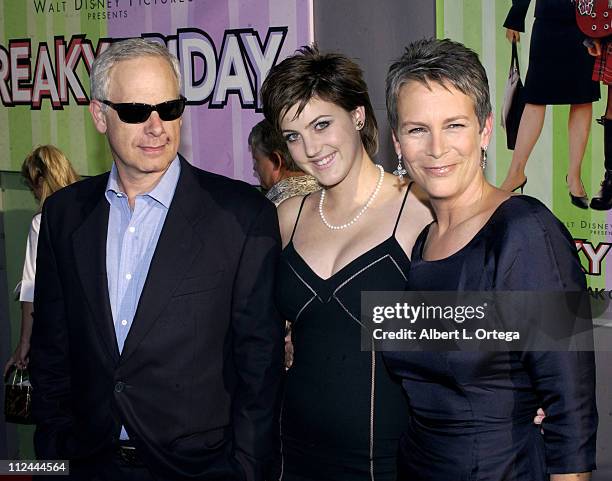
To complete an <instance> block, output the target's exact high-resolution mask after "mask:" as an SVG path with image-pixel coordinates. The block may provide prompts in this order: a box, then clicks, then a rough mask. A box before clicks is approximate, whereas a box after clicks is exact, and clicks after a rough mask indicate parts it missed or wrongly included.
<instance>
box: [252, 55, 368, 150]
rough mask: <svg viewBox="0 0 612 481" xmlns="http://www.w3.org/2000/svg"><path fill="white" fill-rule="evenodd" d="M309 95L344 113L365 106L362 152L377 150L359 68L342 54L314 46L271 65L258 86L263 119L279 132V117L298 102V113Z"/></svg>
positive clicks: (365, 87)
mask: <svg viewBox="0 0 612 481" xmlns="http://www.w3.org/2000/svg"><path fill="white" fill-rule="evenodd" d="M313 97H316V98H319V99H321V100H324V101H326V102H332V103H334V104H336V105H338V106H339V107H342V108H343V109H344V110H346V111H347V112H352V111H353V110H355V109H356V108H357V107H360V106H362V107H363V108H364V109H365V125H364V126H363V128H362V129H361V130H360V131H359V133H360V135H361V141H362V142H363V146H364V147H365V149H366V152H367V153H368V154H369V155H370V157H373V156H374V155H375V154H376V151H377V150H378V127H377V124H376V117H375V116H374V109H373V108H372V104H371V103H370V96H369V95H368V87H367V85H366V83H365V81H364V80H363V72H362V70H361V68H360V67H359V66H358V65H357V64H356V63H355V62H353V61H352V60H351V59H349V58H348V57H346V56H345V55H342V54H339V53H326V54H323V53H321V52H319V49H318V48H317V46H316V45H312V46H305V47H302V48H300V49H299V50H298V51H297V53H296V54H294V55H292V56H291V57H287V58H286V59H285V60H283V61H282V62H281V63H279V64H278V65H275V66H274V67H273V68H272V69H271V70H270V73H269V74H268V77H267V78H266V80H265V82H264V83H263V85H262V87H261V98H262V101H263V111H264V115H265V116H266V119H268V121H269V122H270V123H272V125H274V126H275V127H276V129H278V130H279V131H280V130H281V129H280V122H281V119H282V118H283V116H284V115H285V114H286V113H287V111H288V110H289V109H291V107H293V106H294V105H298V110H297V113H296V115H299V114H300V113H301V112H302V110H303V109H304V107H305V106H306V104H307V103H308V102H309V101H310V99H312V98H313Z"/></svg>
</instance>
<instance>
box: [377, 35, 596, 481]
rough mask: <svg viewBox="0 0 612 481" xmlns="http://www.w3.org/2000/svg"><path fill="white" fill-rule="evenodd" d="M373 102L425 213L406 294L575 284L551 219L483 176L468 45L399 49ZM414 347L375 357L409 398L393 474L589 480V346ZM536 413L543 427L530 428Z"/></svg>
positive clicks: (482, 121)
mask: <svg viewBox="0 0 612 481" xmlns="http://www.w3.org/2000/svg"><path fill="white" fill-rule="evenodd" d="M386 96H387V113H388V117H389V123H390V125H391V128H392V132H393V138H394V144H395V149H396V152H397V153H398V154H400V153H401V155H402V156H403V157H404V159H405V161H406V167H407V170H408V171H409V174H410V177H411V178H412V179H413V180H414V181H415V183H416V184H418V185H419V186H420V187H421V188H422V189H423V190H424V191H425V192H426V193H427V194H428V195H429V198H430V202H431V205H432V208H433V210H434V213H435V218H436V221H435V222H432V223H431V224H430V225H429V226H427V227H426V228H425V229H424V230H423V231H422V232H421V234H420V235H419V236H418V238H417V241H416V242H415V245H414V248H413V250H412V266H411V269H410V271H409V273H408V280H407V283H406V286H407V289H408V290H410V291H417V292H421V291H452V292H455V293H456V292H460V291H549V292H564V291H574V292H585V291H586V280H585V275H584V272H583V270H582V268H581V265H580V260H579V259H578V254H577V252H576V247H575V244H574V240H573V239H572V237H571V236H570V234H569V232H568V231H567V229H566V228H565V227H564V226H563V224H562V223H561V222H560V221H559V220H558V219H557V218H556V217H555V216H554V215H553V214H552V213H551V212H550V211H549V210H548V209H547V208H546V206H544V205H543V204H542V203H541V202H540V201H538V200H537V199H534V198H532V197H528V196H523V195H511V194H510V193H508V192H506V191H503V190H501V189H498V188H496V187H495V186H493V185H491V184H490V183H489V182H488V181H487V180H486V178H485V175H484V172H483V171H484V167H485V166H486V152H487V147H488V146H489V142H490V141H491V136H492V134H493V115H492V112H491V103H490V97H489V85H488V80H487V74H486V72H485V69H484V67H483V66H482V64H481V63H480V60H479V59H478V56H477V55H476V54H475V53H474V52H473V51H472V50H470V49H468V48H467V47H465V46H464V45H462V44H460V43H457V42H453V41H451V40H448V39H445V40H438V39H430V40H420V41H417V42H414V43H412V44H410V45H409V46H408V47H407V48H406V51H405V53H404V54H403V55H402V57H401V58H400V59H398V60H397V61H396V62H395V63H393V64H392V65H391V67H390V69H389V72H388V74H387V81H386ZM526 315H527V316H528V315H529V314H528V313H527V314H526ZM523 334H525V335H527V334H528V332H525V331H523ZM427 347H428V346H423V347H422V350H421V351H419V352H417V351H414V352H385V353H384V358H385V361H386V362H387V365H388V366H389V367H390V368H391V370H392V371H393V372H394V373H395V374H396V375H397V376H399V377H400V378H401V380H402V383H403V386H404V390H405V393H406V396H407V398H408V403H409V405H410V414H411V416H410V424H409V427H408V429H407V431H406V432H405V433H404V434H403V435H402V440H401V442H400V455H399V465H400V468H399V471H400V473H399V476H398V479H401V480H404V479H405V480H410V481H430V480H459V479H462V480H463V479H483V480H484V479H486V480H488V481H570V480H572V481H573V480H588V479H590V472H591V471H592V470H593V469H594V468H595V452H596V437H597V423H598V415H597V408H596V402H595V360H594V353H593V351H592V346H591V350H583V351H573V352H567V351H566V352H561V351H555V352H552V351H540V350H532V351H524V352H521V351H514V350H503V349H502V350H497V351H493V350H491V351H472V352H466V351H458V350H455V351H440V352H434V351H432V350H428V349H427ZM539 407H541V408H543V410H544V412H546V418H545V419H544V420H543V421H542V428H543V430H544V434H543V435H541V433H540V428H539V427H538V426H537V425H535V424H534V423H533V422H532V417H533V413H535V412H536V410H537V408H539ZM540 414H542V411H540ZM540 419H541V416H540ZM475 473H476V474H475Z"/></svg>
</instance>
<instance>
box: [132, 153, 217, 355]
mask: <svg viewBox="0 0 612 481" xmlns="http://www.w3.org/2000/svg"><path fill="white" fill-rule="evenodd" d="M192 169H193V167H191V166H190V165H189V164H187V162H186V161H185V160H184V159H182V158H181V174H180V177H179V180H178V184H177V187H176V190H175V193H174V198H173V199H172V203H171V204H170V209H169V210H168V214H167V215H166V220H165V222H164V226H163V228H162V231H161V233H160V236H159V240H158V241H157V246H156V248H155V253H154V254H153V259H152V260H151V265H150V267H149V272H148V274H147V279H146V281H145V284H144V287H143V289H142V294H141V295H140V300H139V302H138V308H137V310H136V315H135V316H134V320H133V322H132V326H131V328H130V332H129V333H128V336H127V338H126V340H125V344H124V346H123V351H122V353H121V362H122V363H123V362H125V361H126V360H127V359H128V358H129V357H130V356H131V355H132V354H133V353H134V351H135V350H136V349H137V347H138V345H139V344H140V343H141V342H142V340H143V339H144V337H145V336H146V335H147V333H148V332H149V331H150V330H151V328H152V327H153V326H154V324H155V323H156V322H157V319H158V317H159V315H160V314H161V312H162V311H163V310H164V308H165V306H166V305H167V304H168V302H169V301H170V298H171V297H172V294H173V293H174V290H175V288H176V287H177V285H178V284H179V282H180V280H181V279H182V278H183V277H184V274H185V272H187V271H188V270H189V266H191V265H192V264H193V262H194V260H195V259H196V257H197V256H198V253H199V252H200V249H201V248H202V241H201V238H200V236H199V235H198V233H197V231H196V226H197V224H199V223H201V222H202V220H203V219H204V217H205V214H206V211H207V210H208V209H207V205H206V197H207V196H205V195H204V192H203V191H202V189H201V187H200V186H198V185H196V182H195V179H194V174H193V171H192Z"/></svg>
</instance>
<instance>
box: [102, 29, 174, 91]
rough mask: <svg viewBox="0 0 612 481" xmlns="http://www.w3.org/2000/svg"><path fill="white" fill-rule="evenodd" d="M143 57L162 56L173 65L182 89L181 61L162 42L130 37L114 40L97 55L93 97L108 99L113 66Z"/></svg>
mask: <svg viewBox="0 0 612 481" xmlns="http://www.w3.org/2000/svg"><path fill="white" fill-rule="evenodd" d="M142 57H160V58H162V59H164V60H166V61H167V62H168V64H169V65H170V66H171V67H172V71H173V73H174V76H175V77H176V84H177V88H178V90H179V92H180V90H181V68H180V65H179V61H178V59H177V58H176V56H174V55H173V54H172V53H170V51H169V50H168V49H167V48H166V47H165V46H164V45H162V44H160V43H158V42H153V41H151V40H146V39H144V38H129V39H127V40H121V41H119V42H113V43H112V44H111V45H110V46H109V47H108V48H107V49H106V50H105V51H104V52H102V53H101V54H100V55H98V56H97V57H96V59H95V60H94V63H93V65H92V66H91V76H90V82H91V98H92V99H96V100H108V84H109V82H110V73H111V70H112V68H113V67H114V66H115V65H117V64H118V63H119V62H123V61H125V60H132V59H135V58H142Z"/></svg>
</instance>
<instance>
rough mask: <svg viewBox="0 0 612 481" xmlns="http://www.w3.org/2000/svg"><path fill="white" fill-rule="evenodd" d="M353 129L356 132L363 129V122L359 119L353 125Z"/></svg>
mask: <svg viewBox="0 0 612 481" xmlns="http://www.w3.org/2000/svg"><path fill="white" fill-rule="evenodd" d="M355 128H356V129H357V130H361V129H363V120H361V119H359V120H358V121H357V122H356V123H355Z"/></svg>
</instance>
